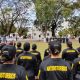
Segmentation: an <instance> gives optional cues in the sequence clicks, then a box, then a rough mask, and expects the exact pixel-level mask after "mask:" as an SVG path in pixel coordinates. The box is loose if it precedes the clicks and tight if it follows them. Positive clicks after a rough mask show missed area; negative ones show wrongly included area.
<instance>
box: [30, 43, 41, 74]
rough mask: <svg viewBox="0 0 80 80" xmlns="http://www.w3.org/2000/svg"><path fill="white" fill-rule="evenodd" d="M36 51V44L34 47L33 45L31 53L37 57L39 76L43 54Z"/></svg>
mask: <svg viewBox="0 0 80 80" xmlns="http://www.w3.org/2000/svg"><path fill="white" fill-rule="evenodd" d="M36 49H37V45H36V44H33V45H32V51H31V53H32V54H33V55H34V56H35V57H36V59H37V75H38V71H39V66H40V64H41V62H42V60H41V54H40V52H39V51H37V50H36Z"/></svg>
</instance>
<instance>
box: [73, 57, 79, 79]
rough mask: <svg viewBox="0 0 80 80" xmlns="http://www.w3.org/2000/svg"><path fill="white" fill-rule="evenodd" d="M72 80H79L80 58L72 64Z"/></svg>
mask: <svg viewBox="0 0 80 80" xmlns="http://www.w3.org/2000/svg"><path fill="white" fill-rule="evenodd" d="M73 80H80V57H79V58H77V59H75V60H74V62H73Z"/></svg>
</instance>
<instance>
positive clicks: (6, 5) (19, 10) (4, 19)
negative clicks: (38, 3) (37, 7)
mask: <svg viewBox="0 0 80 80" xmlns="http://www.w3.org/2000/svg"><path fill="white" fill-rule="evenodd" d="M30 6H31V3H30V1H29V0H0V28H1V29H2V31H3V32H5V33H4V34H6V35H8V34H10V33H11V31H12V29H13V27H16V26H18V24H20V22H21V21H22V22H23V23H22V22H21V27H23V25H24V22H25V23H27V21H28V19H27V15H28V14H27V10H28V9H29V7H30ZM25 26H26V25H25ZM13 31H14V30H13Z"/></svg>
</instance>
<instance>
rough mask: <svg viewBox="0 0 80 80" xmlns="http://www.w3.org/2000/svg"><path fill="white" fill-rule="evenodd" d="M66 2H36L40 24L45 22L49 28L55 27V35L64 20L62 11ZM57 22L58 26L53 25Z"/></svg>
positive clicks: (55, 0) (42, 0) (37, 0)
mask: <svg viewBox="0 0 80 80" xmlns="http://www.w3.org/2000/svg"><path fill="white" fill-rule="evenodd" d="M64 4H66V2H65V1H64V0H36V2H35V6H36V15H37V19H38V21H39V24H40V25H43V24H44V25H45V26H44V27H46V29H47V30H48V29H53V30H52V33H53V36H55V30H56V29H57V28H58V27H61V23H62V22H63V14H62V12H63V9H64ZM55 24H56V26H54V27H53V25H55ZM51 26H52V28H51ZM40 27H41V26H40Z"/></svg>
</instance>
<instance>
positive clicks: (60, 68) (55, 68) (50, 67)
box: [47, 66, 67, 71]
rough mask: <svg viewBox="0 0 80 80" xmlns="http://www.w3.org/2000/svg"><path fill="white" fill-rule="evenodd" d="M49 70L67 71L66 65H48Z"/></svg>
mask: <svg viewBox="0 0 80 80" xmlns="http://www.w3.org/2000/svg"><path fill="white" fill-rule="evenodd" d="M47 71H67V67H66V66H48V67H47Z"/></svg>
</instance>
